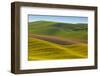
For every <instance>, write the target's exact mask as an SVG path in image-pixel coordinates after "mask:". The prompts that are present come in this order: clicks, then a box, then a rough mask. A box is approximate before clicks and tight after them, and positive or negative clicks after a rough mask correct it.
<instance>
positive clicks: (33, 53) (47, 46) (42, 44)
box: [28, 37, 87, 61]
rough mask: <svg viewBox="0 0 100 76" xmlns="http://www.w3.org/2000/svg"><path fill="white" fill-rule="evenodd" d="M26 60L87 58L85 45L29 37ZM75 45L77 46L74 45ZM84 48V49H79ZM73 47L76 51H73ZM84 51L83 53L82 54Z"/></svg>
mask: <svg viewBox="0 0 100 76" xmlns="http://www.w3.org/2000/svg"><path fill="white" fill-rule="evenodd" d="M28 41H29V42H28V43H29V44H28V50H29V51H28V60H29V61H31V60H51V59H78V58H87V45H85V44H84V45H85V46H83V44H77V45H76V44H75V45H74V44H73V45H68V46H67V45H64V46H62V45H59V44H55V43H52V42H49V41H45V40H40V39H36V38H32V37H29V40H28ZM76 46H77V47H76ZM80 48H84V50H86V51H84V50H82V49H80ZM75 49H76V50H77V51H75ZM82 52H84V53H85V54H82Z"/></svg>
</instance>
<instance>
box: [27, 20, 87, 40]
mask: <svg viewBox="0 0 100 76" xmlns="http://www.w3.org/2000/svg"><path fill="white" fill-rule="evenodd" d="M28 30H29V33H32V34H37V35H48V36H57V37H62V38H67V39H72V40H76V41H81V42H87V24H69V23H59V22H50V21H36V22H30V23H29V29H28Z"/></svg>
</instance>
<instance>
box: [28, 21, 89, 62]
mask: <svg viewBox="0 0 100 76" xmlns="http://www.w3.org/2000/svg"><path fill="white" fill-rule="evenodd" d="M87 31H88V29H87V24H83V23H81V24H78V23H77V24H71V23H61V22H52V21H35V22H29V23H28V60H30V61H31V60H52V59H79V58H87V57H88V50H87V36H88V35H87Z"/></svg>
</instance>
